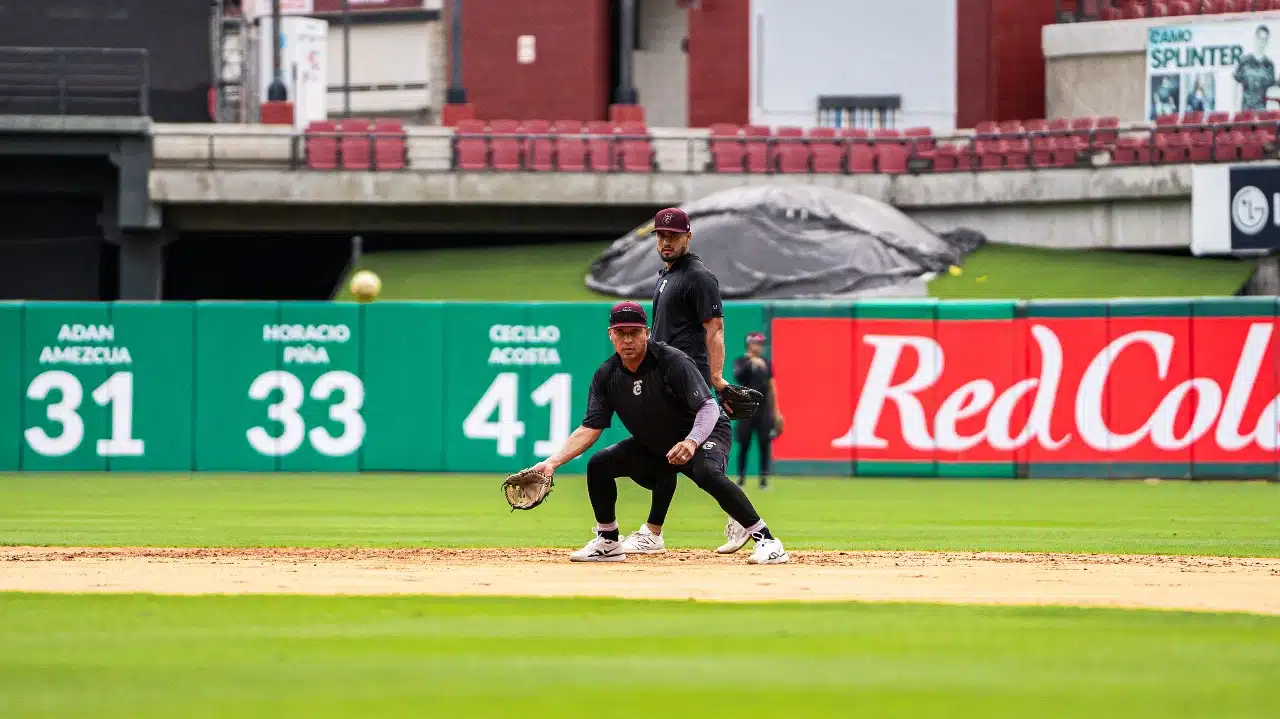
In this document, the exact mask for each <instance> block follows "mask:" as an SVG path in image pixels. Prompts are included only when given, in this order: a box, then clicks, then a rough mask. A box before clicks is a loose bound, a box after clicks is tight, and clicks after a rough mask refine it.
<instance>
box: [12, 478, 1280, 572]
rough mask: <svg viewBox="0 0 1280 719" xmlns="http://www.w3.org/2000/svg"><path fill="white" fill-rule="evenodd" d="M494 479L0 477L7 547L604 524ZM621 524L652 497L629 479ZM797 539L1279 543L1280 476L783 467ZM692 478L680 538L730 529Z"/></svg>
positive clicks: (708, 540)
mask: <svg viewBox="0 0 1280 719" xmlns="http://www.w3.org/2000/svg"><path fill="white" fill-rule="evenodd" d="M499 480H500V478H498V477H493V476H488V475H449V474H439V475H326V474H314V475H296V474H295V475H289V474H279V475H252V474H236V475H129V474H116V473H110V474H80V475H58V474H25V475H24V474H7V475H6V474H0V544H6V545H56V546H151V547H165V546H168V547H261V546H294V547H306V546H315V547H334V546H369V547H413V546H438V547H576V546H580V545H581V544H582V543H583V542H585V541H586V540H587V539H589V538H590V535H591V528H592V527H593V526H594V521H593V519H592V516H591V511H590V506H589V504H588V501H587V497H586V491H585V482H584V479H583V477H581V476H580V475H563V476H559V477H557V482H556V490H555V493H554V494H553V495H552V496H551V498H550V499H549V500H548V501H547V502H546V503H545V504H544V505H542V506H541V507H539V508H538V509H536V510H533V511H531V512H516V513H511V512H510V511H509V509H508V507H507V505H506V503H505V501H503V499H502V495H501V492H500V489H499ZM618 485H619V490H620V491H619V495H620V501H619V520H620V522H621V523H622V524H623V527H624V529H625V530H627V531H630V529H631V528H632V527H634V526H639V525H640V523H641V522H642V521H643V520H644V518H645V516H646V514H647V509H648V501H649V494H648V493H647V492H645V491H644V490H642V489H640V488H639V487H637V486H635V485H634V484H633V483H632V482H630V481H629V480H625V479H623V480H619V482H618ZM748 493H749V494H750V495H751V497H752V498H753V500H754V501H755V502H756V504H757V507H758V508H759V510H760V512H761V514H762V515H763V516H764V517H765V519H766V520H767V521H768V522H769V524H770V526H771V527H772V528H773V529H774V531H775V532H776V533H777V534H778V535H779V536H781V537H782V538H783V539H784V540H785V541H786V542H787V546H788V548H790V549H796V550H804V549H835V550H951V551H1025V552H1088V553H1118V554H1190V555H1220V556H1257V557H1276V556H1280V485H1277V484H1265V483H1236V482H1162V483H1160V484H1157V485H1154V486H1152V485H1147V484H1144V483H1141V482H1116V481H1088V480H1062V481H1049V480H1031V481H1015V480H848V479H843V480H837V479H792V478H783V479H779V480H777V481H775V482H774V484H773V486H772V487H771V488H770V490H769V491H767V492H759V491H756V490H754V489H751V488H749V489H748ZM724 522H725V517H724V515H723V513H722V512H721V511H720V509H719V507H718V506H716V504H715V503H714V502H713V501H712V500H711V498H710V497H709V496H708V495H706V494H705V493H703V492H702V491H701V490H699V489H698V488H697V487H696V486H694V485H693V484H692V483H691V482H689V481H687V480H684V479H682V480H681V484H680V488H679V490H678V491H677V494H676V499H675V502H674V504H673V507H672V510H671V513H670V515H669V519H668V525H667V532H666V534H667V542H668V545H669V546H671V547H673V548H686V547H687V548H710V547H714V546H716V545H718V544H719V543H720V542H721V541H723V535H722V530H723V527H724Z"/></svg>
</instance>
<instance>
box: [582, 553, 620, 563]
mask: <svg viewBox="0 0 1280 719" xmlns="http://www.w3.org/2000/svg"><path fill="white" fill-rule="evenodd" d="M569 561H570V562H625V561H627V555H625V554H596V555H593V556H590V557H575V556H573V555H572V554H570V555H569Z"/></svg>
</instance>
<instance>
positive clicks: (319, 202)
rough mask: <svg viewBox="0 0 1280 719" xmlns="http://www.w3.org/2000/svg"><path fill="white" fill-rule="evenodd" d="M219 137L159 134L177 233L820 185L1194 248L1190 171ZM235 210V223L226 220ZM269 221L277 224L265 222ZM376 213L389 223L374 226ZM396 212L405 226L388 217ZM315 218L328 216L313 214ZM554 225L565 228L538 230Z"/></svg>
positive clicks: (1064, 230) (1048, 234) (161, 182)
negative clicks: (350, 168) (507, 157)
mask: <svg viewBox="0 0 1280 719" xmlns="http://www.w3.org/2000/svg"><path fill="white" fill-rule="evenodd" d="M210 131H211V130H209V131H205V134H201V132H200V128H193V127H192V126H190V125H187V126H157V127H156V130H155V132H156V135H155V153H156V166H157V169H155V170H153V171H152V173H151V177H150V188H151V195H152V197H153V198H154V200H155V201H156V202H158V203H161V204H163V205H166V218H167V220H168V221H169V222H170V223H172V224H174V226H175V227H178V228H180V229H197V228H198V229H201V230H207V231H215V230H220V229H226V230H233V229H236V230H239V229H255V228H253V227H245V226H241V225H239V224H238V223H242V222H245V221H247V220H246V218H247V217H249V216H250V214H251V213H252V211H255V210H257V211H258V214H257V215H256V217H257V221H259V222H261V221H267V222H270V224H271V226H272V227H296V229H298V230H304V229H313V228H314V229H324V228H325V225H328V229H333V227H332V225H331V224H330V223H333V222H342V223H343V225H342V226H343V227H351V228H352V229H354V228H356V227H359V228H361V229H364V230H368V231H374V230H386V231H391V230H393V229H405V228H406V227H412V228H422V229H425V228H426V227H427V226H432V227H434V226H435V225H432V224H431V223H433V222H438V221H439V220H436V219H432V218H431V217H430V215H433V214H438V210H439V208H442V207H449V208H454V209H455V210H456V209H459V208H468V207H470V208H475V210H476V211H477V212H478V213H480V212H484V213H487V212H490V211H491V209H492V208H495V207H504V208H517V207H532V208H539V207H541V208H565V207H574V208H582V207H597V208H608V207H623V208H625V207H631V208H635V211H636V213H637V214H639V215H642V214H643V213H644V211H647V210H650V209H656V208H658V207H662V206H669V205H678V204H682V203H686V202H689V201H692V200H696V199H699V198H701V197H705V196H707V195H709V194H711V193H713V192H718V191H720V190H725V189H729V188H733V187H742V186H746V185H779V184H821V185H827V186H832V187H838V188H841V189H845V190H848V191H851V192H858V193H861V194H864V195H867V196H870V197H874V198H877V199H880V200H883V201H885V202H888V203H890V204H892V205H894V206H896V207H898V208H900V209H902V210H904V211H905V212H907V213H908V214H909V215H911V216H913V217H915V218H917V219H919V220H920V221H921V222H923V223H925V224H926V225H928V226H929V227H931V228H933V229H935V230H938V231H945V230H949V229H953V228H955V227H960V226H968V227H972V228H974V229H977V230H980V231H982V232H985V233H987V235H988V237H990V238H991V240H993V241H995V242H1000V243H1005V244H1016V245H1035V246H1046V247H1076V248H1092V247H1118V248H1161V247H1167V248H1183V247H1187V246H1189V244H1190V239H1191V166H1190V165H1184V166H1178V165H1169V166H1146V167H1099V168H1092V169H1074V168H1073V169H1056V170H1046V171H1008V172H980V173H953V174H938V175H720V174H713V173H703V172H698V171H696V170H698V169H699V168H702V167H704V166H705V164H706V161H707V155H706V143H705V139H706V137H707V134H706V131H705V130H702V131H699V130H678V129H676V130H671V129H668V130H662V129H655V130H654V137H655V139H654V145H655V149H656V151H657V154H658V162H659V167H660V171H658V172H654V173H636V174H631V173H617V174H601V173H519V172H456V171H453V170H451V169H450V165H451V161H450V158H451V144H450V133H449V130H447V129H441V128H411V129H410V130H409V152H410V163H411V166H412V167H413V168H414V170H410V171H406V172H387V173H358V172H312V171H306V170H294V169H290V162H291V160H292V161H294V162H296V161H297V158H298V157H300V154H299V153H300V152H301V147H300V144H299V143H298V142H297V141H296V140H295V139H294V138H293V137H292V136H291V133H290V132H289V131H288V129H284V130H281V129H277V128H271V127H262V126H255V127H244V128H238V133H237V134H236V135H218V136H216V137H215V138H214V139H213V140H212V141H211V140H210V137H211V136H210V135H208V134H207V132H210ZM291 155H292V156H291ZM229 207H236V208H239V209H238V210H237V212H226V211H225V209H226V208H229ZM267 207H269V208H271V210H270V213H269V214H270V217H265V216H264V214H263V213H262V212H261V211H262V209H263V208H267ZM371 207H378V208H384V209H383V210H380V211H379V212H378V213H370V212H369V211H368V210H369V209H370V208H371ZM390 207H394V208H395V209H396V212H395V213H390V212H385V208H390ZM318 208H325V209H326V212H324V213H317V212H316V210H317V209H318ZM433 208H435V209H434V210H433ZM211 209H216V211H214V212H211V211H209V210H211ZM245 210H248V211H250V214H246V212H245ZM415 210H418V211H417V212H415ZM531 214H532V213H531ZM579 214H580V213H579ZM553 218H556V219H554V220H553ZM578 219H579V216H578V215H568V214H563V213H559V214H557V213H551V212H548V213H546V215H545V216H540V219H539V223H540V229H541V230H542V231H555V230H557V228H560V229H568V228H571V227H576V225H575V224H573V223H575V222H577V220H578ZM450 222H452V221H450ZM548 222H560V223H562V224H560V225H555V224H542V223H548ZM317 223H319V226H316V225H317ZM421 223H426V224H421Z"/></svg>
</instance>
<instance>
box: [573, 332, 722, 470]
mask: <svg viewBox="0 0 1280 719" xmlns="http://www.w3.org/2000/svg"><path fill="white" fill-rule="evenodd" d="M709 398H711V399H714V398H713V397H712V395H711V390H710V388H709V387H707V385H706V383H705V382H704V381H703V379H702V376H701V375H700V374H699V373H698V369H697V368H696V367H694V366H693V361H692V360H690V359H689V358H688V357H687V356H686V355H685V354H684V353H683V352H681V351H680V350H677V349H675V348H674V347H671V346H669V345H667V344H665V343H662V342H655V341H654V340H653V339H650V340H649V343H648V350H647V351H646V352H645V356H644V360H642V361H641V362H640V366H639V367H637V368H636V371H635V372H631V371H629V370H628V369H627V368H626V366H624V365H623V364H622V358H621V357H619V356H618V355H617V354H614V355H613V356H612V357H610V358H609V359H607V360H605V361H604V364H602V365H600V368H599V369H597V370H596V374H595V376H594V377H592V378H591V391H590V394H588V396H587V413H586V416H585V417H584V418H583V420H582V426H583V427H588V428H590V429H608V427H609V424H610V421H611V420H612V418H613V415H614V414H615V413H616V414H617V415H618V419H620V420H622V426H624V427H626V428H627V431H629V432H630V433H631V436H633V437H635V438H636V441H637V442H639V443H640V444H641V445H643V446H644V448H645V449H647V450H649V451H650V452H655V453H657V454H661V455H664V456H665V455H666V453H667V452H668V451H670V450H671V448H672V447H674V446H675V445H676V443H677V442H679V441H681V440H683V439H684V438H685V437H687V436H689V430H691V429H693V419H694V417H696V416H697V414H698V409H700V408H701V407H702V405H703V404H705V403H706V401H707V399H709ZM717 411H719V412H720V418H719V419H718V420H717V421H716V427H715V431H717V432H721V433H727V432H728V431H729V418H728V417H727V416H726V415H725V413H724V410H722V409H719V408H718V406H717ZM724 436H728V435H727V434H726V435H724Z"/></svg>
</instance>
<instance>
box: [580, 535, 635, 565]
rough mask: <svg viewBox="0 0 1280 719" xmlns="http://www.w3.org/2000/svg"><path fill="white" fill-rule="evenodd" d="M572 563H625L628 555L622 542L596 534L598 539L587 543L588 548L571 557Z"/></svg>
mask: <svg viewBox="0 0 1280 719" xmlns="http://www.w3.org/2000/svg"><path fill="white" fill-rule="evenodd" d="M569 561H570V562H625V561H627V553H626V552H624V551H622V542H615V541H614V540H612V539H605V538H604V537H602V536H600V534H599V533H598V532H597V533H596V538H595V539H593V540H591V541H590V542H587V546H585V547H583V548H582V549H579V550H578V551H576V552H574V553H573V554H570V555H569Z"/></svg>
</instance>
